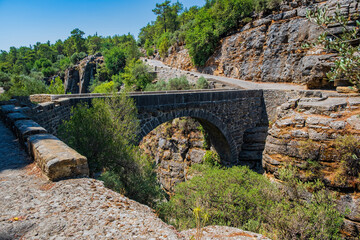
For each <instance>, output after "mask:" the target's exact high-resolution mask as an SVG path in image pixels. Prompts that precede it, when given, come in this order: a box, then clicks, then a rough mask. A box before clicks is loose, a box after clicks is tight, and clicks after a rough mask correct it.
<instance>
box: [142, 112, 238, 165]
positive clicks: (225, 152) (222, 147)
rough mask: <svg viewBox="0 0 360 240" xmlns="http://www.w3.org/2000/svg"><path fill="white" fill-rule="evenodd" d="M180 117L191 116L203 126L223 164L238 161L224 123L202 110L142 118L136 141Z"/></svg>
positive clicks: (236, 151)
mask: <svg viewBox="0 0 360 240" xmlns="http://www.w3.org/2000/svg"><path fill="white" fill-rule="evenodd" d="M181 117H191V118H193V119H195V120H197V121H198V122H199V123H200V124H201V125H202V126H203V128H204V130H205V131H206V133H207V134H208V136H209V140H210V142H211V146H213V147H214V148H215V150H216V151H217V153H218V154H219V156H220V158H221V160H222V164H223V165H225V166H230V165H235V164H237V163H238V155H239V152H238V149H237V148H236V143H235V141H234V139H233V137H232V135H231V133H230V131H229V130H228V128H227V126H226V124H224V123H223V122H222V120H221V119H219V117H217V116H215V115H214V114H212V113H210V112H207V111H204V110H200V111H192V110H183V111H180V112H178V111H177V112H175V113H174V112H164V113H163V114H161V115H160V116H157V117H155V116H154V117H151V118H150V119H147V120H145V121H144V120H142V121H141V122H142V123H141V133H140V135H139V139H138V141H139V142H140V141H141V140H142V139H143V138H144V137H145V136H146V135H147V134H149V133H150V132H151V131H152V130H154V129H155V128H156V127H158V126H160V125H161V124H163V123H165V122H168V121H170V120H173V119H176V118H181Z"/></svg>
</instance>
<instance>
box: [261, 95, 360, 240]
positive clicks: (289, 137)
mask: <svg viewBox="0 0 360 240" xmlns="http://www.w3.org/2000/svg"><path fill="white" fill-rule="evenodd" d="M359 116H360V97H359V96H357V97H343V96H338V97H327V96H325V95H324V94H321V95H316V96H315V95H314V96H306V97H300V98H297V99H290V100H289V101H288V102H287V103H284V104H283V105H281V106H280V107H279V108H278V109H277V120H276V121H275V123H274V124H272V126H271V128H270V129H269V131H268V134H269V135H268V137H267V139H266V145H265V150H264V153H263V167H264V170H265V171H266V172H267V173H268V174H269V175H273V176H274V177H278V176H279V170H280V169H281V168H283V167H286V166H287V165H289V164H291V165H293V166H296V168H297V169H298V175H299V176H298V177H299V178H300V179H302V180H305V181H313V180H315V179H319V180H320V181H321V182H323V183H324V184H325V186H326V187H327V188H328V189H331V190H335V191H337V192H338V193H339V195H342V196H341V197H340V198H339V208H340V209H341V210H343V211H344V212H345V210H346V209H347V208H348V209H350V210H351V212H350V214H347V215H346V221H345V224H344V229H343V233H344V234H345V235H347V236H349V238H350V239H352V237H354V238H355V237H358V236H359V232H360V231H359V230H360V219H359V216H360V205H359V201H358V195H359V190H360V178H359V176H351V175H350V174H348V170H346V171H344V169H347V168H346V167H345V166H346V165H344V164H345V162H346V161H348V160H342V159H340V158H341V156H340V155H339V153H338V149H339V148H337V144H338V143H337V142H338V141H341V139H342V138H341V137H342V136H345V135H351V136H353V138H349V141H350V142H349V141H348V142H347V143H346V144H344V145H341V146H342V147H341V148H342V149H346V148H348V146H350V145H352V144H355V142H356V139H358V140H360V130H359V128H358V126H359V124H360V117H359ZM354 167H355V168H358V165H354V166H352V168H354Z"/></svg>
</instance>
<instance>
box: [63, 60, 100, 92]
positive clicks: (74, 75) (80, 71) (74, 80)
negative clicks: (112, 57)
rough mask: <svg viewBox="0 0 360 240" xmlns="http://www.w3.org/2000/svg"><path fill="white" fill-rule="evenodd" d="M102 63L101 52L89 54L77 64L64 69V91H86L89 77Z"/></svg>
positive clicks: (92, 75) (93, 74)
mask: <svg viewBox="0 0 360 240" xmlns="http://www.w3.org/2000/svg"><path fill="white" fill-rule="evenodd" d="M102 63H104V57H103V56H102V55H101V54H96V55H91V56H88V57H86V58H84V59H83V60H81V61H80V62H79V63H78V64H77V65H75V66H73V67H70V68H68V69H66V70H65V81H64V85H65V93H73V94H75V93H88V92H89V90H88V87H89V85H90V81H91V79H94V78H95V74H96V69H97V67H98V65H99V64H102Z"/></svg>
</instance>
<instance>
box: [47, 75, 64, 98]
mask: <svg viewBox="0 0 360 240" xmlns="http://www.w3.org/2000/svg"><path fill="white" fill-rule="evenodd" d="M47 92H48V93H49V94H65V87H64V83H63V82H62V80H61V79H60V77H56V78H55V79H53V80H51V82H50V86H49V87H48V90H47Z"/></svg>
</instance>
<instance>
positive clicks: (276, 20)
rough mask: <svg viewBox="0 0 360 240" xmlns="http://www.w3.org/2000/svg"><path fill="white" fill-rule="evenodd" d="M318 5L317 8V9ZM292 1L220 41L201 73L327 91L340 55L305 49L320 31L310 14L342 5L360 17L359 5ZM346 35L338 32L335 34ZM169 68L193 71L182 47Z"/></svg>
mask: <svg viewBox="0 0 360 240" xmlns="http://www.w3.org/2000/svg"><path fill="white" fill-rule="evenodd" d="M313 2H315V3H314V4H313ZM317 2H320V1H291V0H288V1H286V3H285V4H284V5H282V6H281V8H280V9H281V11H280V12H277V13H274V14H271V15H267V16H262V17H261V18H258V19H256V20H254V21H252V22H250V23H248V24H246V25H245V26H243V27H242V28H241V29H239V32H238V33H236V34H233V35H231V36H228V37H226V38H224V39H222V40H221V42H220V46H219V47H218V49H217V50H216V51H215V53H214V54H213V55H212V56H211V57H210V58H209V60H208V61H207V63H206V65H205V66H204V68H202V69H200V71H202V72H204V73H210V74H214V75H220V76H227V77H233V78H239V79H243V80H251V81H261V82H292V83H297V84H303V85H306V86H307V87H308V88H318V87H326V86H328V85H329V83H328V81H327V80H325V79H324V77H325V76H326V75H325V73H326V72H328V71H329V70H330V68H331V63H330V60H331V59H333V58H334V57H335V56H336V55H334V54H327V53H325V52H324V51H323V50H322V49H304V48H303V47H302V45H303V43H304V42H305V41H308V42H312V41H314V40H315V39H316V38H317V37H318V36H319V34H320V33H321V29H320V28H319V27H318V26H317V25H315V24H313V23H311V22H310V21H308V20H307V19H306V10H307V8H309V7H314V6H316V5H317V4H321V5H322V6H327V7H328V9H329V11H330V12H334V11H335V10H336V5H337V4H338V3H339V2H341V12H342V13H343V14H344V15H346V16H347V15H349V14H353V13H356V12H359V9H358V5H359V1H358V0H343V1H337V0H329V1H322V2H321V3H317ZM339 31H341V29H339V27H336V26H334V28H333V32H334V33H337V32H339ZM169 53H171V54H170V55H169V57H168V58H167V59H166V60H165V62H166V63H167V64H168V65H170V66H173V67H181V68H183V69H187V70H188V69H191V68H193V66H192V65H191V61H190V58H189V57H188V53H187V50H186V49H184V48H183V47H172V48H171V49H170V50H169Z"/></svg>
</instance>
